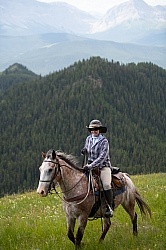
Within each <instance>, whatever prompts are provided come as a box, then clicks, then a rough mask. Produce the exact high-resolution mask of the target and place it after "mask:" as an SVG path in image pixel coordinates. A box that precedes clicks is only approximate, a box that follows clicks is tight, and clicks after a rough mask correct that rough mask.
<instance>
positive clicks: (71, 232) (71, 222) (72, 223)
mask: <svg viewBox="0 0 166 250" xmlns="http://www.w3.org/2000/svg"><path fill="white" fill-rule="evenodd" d="M75 223H76V219H75V218H73V217H70V216H67V236H68V238H69V240H71V241H72V242H73V243H74V245H75V237H74V227H75Z"/></svg>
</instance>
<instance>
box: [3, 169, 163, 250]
mask: <svg viewBox="0 0 166 250" xmlns="http://www.w3.org/2000/svg"><path fill="white" fill-rule="evenodd" d="M132 180H133V182H134V184H135V185H136V186H137V188H138V190H139V192H140V193H141V195H142V197H144V199H145V201H146V202H147V203H148V204H149V206H150V207H151V210H152V219H151V220H150V219H146V220H142V218H141V215H140V212H139V209H138V207H137V208H136V211H137V212H138V233H139V234H138V236H137V237H134V236H133V235H132V225H131V222H130V219H129V217H128V215H127V214H126V212H125V211H124V210H123V209H122V207H118V208H117V210H116V211H115V213H114V217H113V218H112V225H111V228H110V230H109V232H108V234H107V236H106V238H105V240H104V242H103V243H102V244H100V245H99V243H98V239H99V235H100V234H101V230H102V229H101V220H100V219H98V220H95V221H93V222H91V221H89V222H88V225H87V227H86V230H85V234H84V238H83V243H84V245H83V247H82V249H83V250H87V249H88V250H99V249H100V250H111V249H114V250H122V249H123V250H130V249H133V250H153V249H155V250H163V249H166V240H165V232H166V192H165V191H166V173H164V174H162V173H160V174H149V175H137V176H132ZM66 232H67V230H66V219H65V214H64V212H63V210H62V205H61V201H60V199H59V198H58V197H57V196H56V195H50V196H48V197H46V198H41V197H39V196H38V195H37V194H36V192H29V193H24V194H17V195H12V196H6V197H4V198H1V199H0V250H53V249H58V250H70V249H72V250H73V249H74V246H73V244H72V243H71V242H70V241H69V240H68V238H67V236H66Z"/></svg>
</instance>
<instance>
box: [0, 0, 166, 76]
mask: <svg viewBox="0 0 166 250" xmlns="http://www.w3.org/2000/svg"><path fill="white" fill-rule="evenodd" d="M0 46H1V59H0V71H3V70H4V69H5V68H7V67H8V66H9V65H11V64H13V63H16V62H17V63H21V64H23V65H25V66H27V67H28V68H29V69H31V70H32V71H34V72H36V73H37V74H42V75H43V74H48V73H49V72H52V71H56V70H59V69H62V68H64V67H67V66H69V65H70V64H72V63H74V62H75V61H78V60H82V59H83V58H84V59H87V58H89V57H91V56H101V57H104V58H108V59H109V60H114V61H120V62H122V63H128V62H135V63H137V62H140V61H143V62H150V61H151V62H153V63H155V64H157V65H159V66H161V67H163V68H166V59H165V58H166V6H155V7H152V6H149V5H148V4H146V3H145V2H144V1H143V0H130V1H128V2H125V3H123V4H120V5H117V6H115V7H113V8H111V9H110V10H108V11H107V13H106V14H105V15H104V16H103V17H101V18H100V19H99V18H97V17H95V16H93V15H91V14H89V13H87V12H85V11H81V10H79V9H78V8H76V7H74V6H72V5H69V4H67V3H60V2H56V3H42V2H38V1H36V0H1V2H0Z"/></svg>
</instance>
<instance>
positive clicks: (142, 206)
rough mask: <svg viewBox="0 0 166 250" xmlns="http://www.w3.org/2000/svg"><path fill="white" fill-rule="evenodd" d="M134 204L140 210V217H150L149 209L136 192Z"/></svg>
mask: <svg viewBox="0 0 166 250" xmlns="http://www.w3.org/2000/svg"><path fill="white" fill-rule="evenodd" d="M135 198H136V202H137V205H138V207H139V209H140V212H141V215H145V216H148V215H149V216H150V218H151V217H152V212H151V209H150V207H149V206H148V204H147V203H146V202H145V201H144V200H143V198H142V197H141V195H140V194H139V193H138V191H137V190H136V197H135Z"/></svg>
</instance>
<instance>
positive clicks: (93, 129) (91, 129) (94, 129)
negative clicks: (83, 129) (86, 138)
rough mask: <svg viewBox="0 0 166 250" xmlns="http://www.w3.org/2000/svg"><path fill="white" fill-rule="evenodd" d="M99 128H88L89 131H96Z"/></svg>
mask: <svg viewBox="0 0 166 250" xmlns="http://www.w3.org/2000/svg"><path fill="white" fill-rule="evenodd" d="M98 130H99V128H89V131H98Z"/></svg>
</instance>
